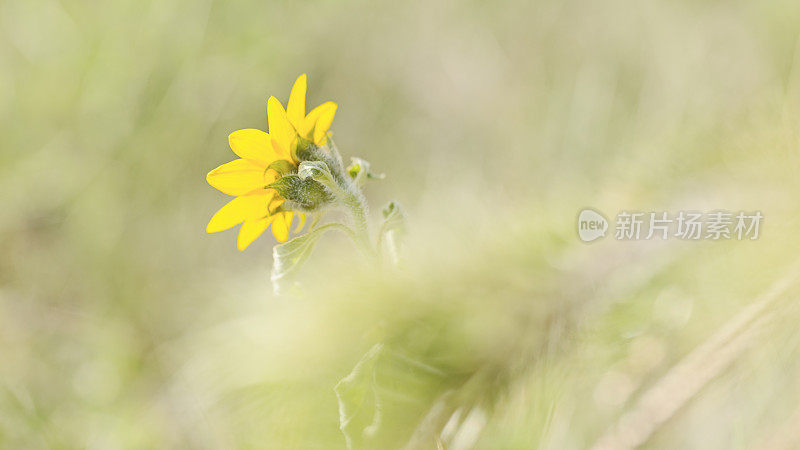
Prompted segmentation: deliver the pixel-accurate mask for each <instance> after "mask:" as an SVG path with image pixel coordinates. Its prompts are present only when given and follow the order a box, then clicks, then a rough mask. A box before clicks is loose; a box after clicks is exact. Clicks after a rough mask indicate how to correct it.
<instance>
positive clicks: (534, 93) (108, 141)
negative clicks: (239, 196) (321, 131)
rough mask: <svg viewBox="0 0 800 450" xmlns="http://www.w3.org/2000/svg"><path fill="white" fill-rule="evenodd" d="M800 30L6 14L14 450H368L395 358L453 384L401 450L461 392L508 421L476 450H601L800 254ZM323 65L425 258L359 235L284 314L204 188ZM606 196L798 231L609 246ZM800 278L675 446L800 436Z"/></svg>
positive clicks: (131, 11) (728, 21)
mask: <svg viewBox="0 0 800 450" xmlns="http://www.w3.org/2000/svg"><path fill="white" fill-rule="evenodd" d="M799 24H800V5H797V4H796V3H794V2H790V1H767V2H757V3H755V2H745V1H734V2H719V1H703V2H666V1H663V0H647V1H643V2H637V3H635V4H631V3H629V2H622V1H609V2H602V3H596V2H587V1H567V2H556V1H539V2H530V3H529V2H514V1H512V2H503V3H500V4H484V3H479V2H454V1H442V2H436V3H433V4H432V3H430V2H422V1H409V2H395V3H375V2H367V1H363V0H362V1H358V0H355V1H347V2H333V1H321V2H311V1H303V2H291V3H280V2H261V3H251V2H211V1H204V2H188V1H182V0H169V1H162V2H133V1H124V0H123V1H119V2H112V3H96V2H85V1H83V2H82V1H63V2H59V1H55V0H34V1H28V0H26V1H23V0H2V1H1V2H0V61H1V63H0V119H2V120H0V133H1V134H2V136H3V137H2V140H0V149H2V152H0V192H2V194H1V195H0V201H1V202H2V203H0V205H2V208H3V211H4V213H3V214H2V215H0V254H2V257H0V354H2V355H3V364H2V365H0V446H1V447H3V448H103V449H107V448H343V447H344V438H343V437H342V435H341V433H340V432H339V430H338V419H339V417H338V409H337V403H336V397H335V395H334V392H333V387H334V386H335V384H336V383H337V382H338V381H339V380H340V379H341V378H342V377H344V376H345V375H347V374H348V373H349V372H350V371H351V370H352V368H353V367H354V366H355V364H356V363H357V361H359V359H360V358H361V357H362V355H363V354H364V353H365V352H367V351H368V350H369V349H370V348H372V346H373V345H375V344H376V343H378V342H388V343H391V344H392V346H393V348H394V350H395V351H396V352H397V354H400V355H403V356H407V357H409V358H412V359H415V360H419V361H424V362H425V363H426V364H430V365H431V366H433V367H436V368H438V369H439V370H441V371H442V373H443V374H444V376H443V377H441V378H436V379H433V378H426V377H425V376H422V375H415V374H416V373H415V372H413V371H412V372H411V373H410V375H409V374H408V373H403V374H401V375H402V376H405V377H406V378H404V380H405V381H404V382H403V383H399V384H397V385H396V386H394V390H393V391H394V393H395V394H398V395H399V398H401V399H402V398H403V396H405V397H407V399H410V400H409V401H408V404H407V405H406V406H396V407H395V409H394V410H393V413H392V415H390V416H387V417H386V418H385V420H384V422H383V424H382V428H381V433H380V434H379V435H378V436H377V437H375V438H374V439H375V441H374V442H373V445H374V446H375V448H394V447H399V446H400V445H401V444H402V443H403V442H405V441H406V440H408V439H409V438H410V436H411V433H412V430H413V429H414V428H415V427H416V426H417V423H418V421H419V420H420V419H421V418H422V417H423V416H425V414H426V413H427V412H428V411H429V408H430V406H431V405H432V404H434V403H435V402H436V399H440V398H441V397H440V396H441V394H442V393H444V392H448V391H455V392H457V393H458V395H457V396H456V400H454V405H455V406H454V407H453V409H454V410H456V411H458V408H459V407H460V408H462V410H460V412H458V413H457V414H460V417H462V418H463V417H467V416H469V411H470V410H472V411H479V412H476V413H475V414H474V415H473V416H471V417H472V419H470V420H469V421H467V425H464V426H461V427H456V428H457V430H456V431H453V436H455V437H453V438H452V439H451V444H453V445H452V447H451V448H458V447H459V445H461V444H462V443H465V445H469V444H470V443H473V442H474V445H476V446H477V447H479V448H493V449H494V448H538V447H541V448H559V449H569V448H588V447H590V446H591V445H592V444H593V443H594V442H595V441H596V440H597V439H598V438H599V437H600V436H602V435H604V434H605V433H607V432H608V431H609V430H613V429H614V426H615V424H616V423H617V422H618V421H620V420H623V419H624V417H625V416H626V413H630V411H632V410H633V409H634V408H635V405H636V401H637V399H639V398H641V396H642V395H643V394H644V393H645V392H647V390H648V389H649V388H651V387H652V386H654V385H656V384H657V382H658V380H659V379H661V378H662V377H663V376H664V375H665V374H667V373H668V372H669V370H670V368H672V367H673V366H674V365H675V364H677V363H678V362H679V361H680V360H681V358H683V357H684V356H685V355H687V354H689V353H690V352H691V351H692V349H694V348H696V347H697V346H698V345H701V344H702V343H703V342H706V340H707V339H708V338H709V337H710V336H712V335H713V334H714V332H715V331H716V330H717V329H719V328H720V327H722V326H723V325H724V324H725V323H726V322H727V321H728V320H730V319H731V318H732V317H734V316H735V315H736V314H737V313H738V312H739V311H741V310H742V309H743V308H745V307H746V306H747V305H749V304H751V303H752V302H753V300H754V298H756V297H757V296H758V295H759V294H761V293H762V292H764V291H765V290H767V289H768V287H769V286H770V285H772V284H773V283H774V282H775V281H776V280H777V279H779V278H781V277H783V276H784V273H785V272H786V270H787V269H788V268H789V267H790V266H791V264H792V263H793V261H794V260H795V259H796V255H797V250H798V244H800V240H798V238H797V233H796V231H795V230H797V229H798V217H799V216H798V211H799V210H800V208H799V206H800V205H799V204H798V200H797V198H798V197H797V195H796V192H798V187H800V186H799V185H798V184H799V182H798V180H797V177H796V172H797V168H798V153H797V144H798V126H797V124H798V118H800V115H799V114H798V112H799V110H798V106H800V105H798V102H797V100H798V93H799V92H800V91H799V90H798V89H799V87H800V84H798V81H800V80H799V79H798V77H799V76H800V75H798V58H799V57H800V55H799V54H798V47H797V39H798V32H800V25H799ZM303 72H306V73H308V74H309V85H310V91H309V104H317V103H320V102H322V101H324V100H328V99H332V100H334V101H336V102H337V103H338V104H339V110H338V112H337V117H336V120H335V122H334V126H333V130H334V132H335V137H336V141H337V144H338V145H339V147H340V148H341V149H342V151H343V152H344V153H345V156H356V155H358V156H361V157H363V158H365V159H367V160H369V161H371V162H372V164H373V167H374V168H376V170H378V171H382V172H386V173H387V174H388V177H387V179H386V180H383V181H380V182H376V183H373V184H372V185H370V186H369V187H368V195H369V197H370V201H371V202H372V204H373V209H375V210H377V209H378V207H379V205H380V204H382V203H384V202H386V201H388V200H390V199H395V200H399V201H401V202H402V203H403V204H404V206H405V207H406V209H407V210H408V216H409V219H410V242H409V249H408V256H407V260H406V270H405V271H404V272H401V273H393V272H390V273H383V274H377V273H374V272H372V271H371V270H369V269H368V268H363V267H360V266H359V265H358V263H357V261H355V260H353V255H352V254H351V251H350V248H349V247H348V243H347V242H345V241H344V240H343V239H338V238H332V239H326V240H325V242H323V243H322V244H321V246H320V248H318V251H317V254H316V255H315V258H314V260H313V261H312V262H311V264H310V265H309V267H308V269H307V270H306V279H307V280H308V282H307V290H308V295H307V297H305V298H302V299H284V298H275V297H273V296H271V295H270V294H269V292H270V286H269V278H268V271H269V266H270V251H269V250H270V247H271V246H272V245H273V242H272V241H271V240H270V238H269V237H264V238H261V239H260V240H259V241H257V242H256V243H255V244H254V245H253V246H252V247H251V248H250V249H248V251H247V252H244V253H240V252H238V251H237V250H236V249H235V245H234V240H235V238H234V233H232V232H229V233H222V234H217V235H206V234H205V233H204V226H205V223H206V221H207V220H208V218H209V217H210V215H211V214H212V213H213V211H214V210H216V208H218V207H219V206H220V205H222V204H223V202H224V201H225V200H224V197H225V196H224V195H222V194H219V193H217V192H215V191H214V190H213V189H212V188H210V187H209V186H207V185H206V183H205V179H204V176H205V173H206V172H207V171H208V170H210V169H212V168H213V167H216V166H217V165H218V164H221V163H223V162H226V161H227V160H229V159H230V157H231V155H232V154H231V153H230V152H229V150H228V149H227V142H226V141H227V135H228V133H230V132H231V131H233V130H236V129H240V128H247V127H255V128H262V129H263V128H265V127H266V120H265V111H264V110H265V104H266V102H265V100H266V98H267V97H268V96H269V95H276V96H277V97H279V98H281V99H282V100H285V98H286V96H287V95H288V90H289V87H290V85H291V82H292V81H293V80H294V78H295V77H296V76H297V75H298V74H299V73H303ZM587 205H592V206H594V207H596V208H598V209H599V210H600V211H603V212H606V213H607V214H615V213H616V212H617V211H619V210H622V209H629V210H633V209H640V210H656V211H660V210H669V211H677V210H689V209H699V210H709V209H717V208H725V209H730V210H736V211H738V210H745V211H751V210H761V211H762V212H763V213H764V215H765V217H766V219H765V223H764V228H763V229H762V237H761V238H760V239H759V240H758V241H754V242H737V241H733V242H726V243H717V242H700V243H683V242H678V241H669V242H667V243H666V244H664V245H658V244H657V243H655V242H653V243H650V242H647V243H625V242H615V241H613V240H610V239H606V240H605V241H603V242H600V243H598V244H595V245H591V246H585V245H583V244H581V243H580V242H578V239H577V238H576V236H575V232H574V223H573V222H574V219H575V214H576V212H577V211H578V210H579V209H580V208H582V207H584V206H587ZM796 290H797V289H796V288H792V289H790V290H788V291H787V292H786V293H784V294H782V296H781V300H782V301H781V302H776V303H775V305H774V306H772V308H774V312H775V313H776V314H777V318H776V319H775V320H774V321H773V322H770V326H768V327H767V328H766V331H763V332H762V333H760V334H759V335H758V337H757V338H756V339H755V340H753V341H752V343H751V344H750V346H749V347H748V349H747V350H743V351H742V354H741V356H740V357H739V358H737V360H736V362H735V363H734V364H733V365H731V366H729V367H726V368H725V370H724V373H721V374H720V376H719V377H716V378H715V379H714V380H713V381H712V382H711V383H710V384H709V385H708V386H707V387H705V388H704V389H702V390H701V391H700V392H699V394H698V395H697V396H696V398H693V399H692V400H691V401H690V402H688V403H687V404H686V405H685V406H684V407H683V408H681V409H680V410H678V412H677V413H676V415H675V417H672V418H671V419H670V420H669V421H667V422H666V423H665V424H663V425H659V427H656V428H655V429H654V430H653V432H654V433H653V435H652V436H648V438H649V439H647V440H646V442H645V446H646V447H648V448H720V449H722V448H724V449H730V448H750V447H767V448H793V447H796V446H797V445H798V442H800V439H799V438H798V436H796V435H794V434H793V432H792V430H793V429H794V428H795V427H794V426H793V424H794V423H796V420H797V419H796V417H797V411H798V406H797V405H798V400H799V399H800V391H799V390H798V385H797V383H796V379H797V374H798V369H799V368H798V367H797V361H798V348H799V346H798V334H797V331H796V326H795V324H796V323H797V322H796V319H797V317H798V311H797V308H796V306H795V303H794V302H793V301H792V299H793V298H795V297H796V293H797V292H796ZM748 342H750V341H748ZM387 376H388V377H389V379H390V381H391V376H392V373H391V372H390V373H389V375H387ZM434 378H435V377H434ZM414 383H416V384H414ZM412 385H413V386H412ZM390 391H392V389H390ZM390 393H391V392H390ZM387 404H388V403H387ZM392 404H394V403H392ZM401 404H402V402H401ZM475 405H478V406H476V407H475V408H473V409H470V408H472V407H473V406H475ZM793 421H795V422H793ZM623 422H624V420H623ZM634 425H635V424H634ZM651 425H652V424H651ZM647 426H648V425H647V424H641V425H640V426H639V427H638V428H636V427H634V428H635V429H637V430H638V431H641V430H642V429H644V428H645V427H647ZM623 428H624V427H623ZM731 429H735V430H736V431H735V432H730V430H731ZM472 431H477V432H480V434H479V435H478V436H475V439H472V438H470V436H469V433H470V432H472ZM427 444H429V445H432V443H431V442H429V441H426V445H427Z"/></svg>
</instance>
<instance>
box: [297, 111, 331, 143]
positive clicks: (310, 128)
mask: <svg viewBox="0 0 800 450" xmlns="http://www.w3.org/2000/svg"><path fill="white" fill-rule="evenodd" d="M335 112H336V103H333V102H325V103H323V104H321V105H319V106H317V107H316V108H314V109H312V110H311V112H309V113H308V115H307V116H306V118H305V120H304V121H303V126H302V127H301V128H300V129H298V130H297V132H298V133H300V135H301V136H303V137H305V138H306V139H311V138H312V137H313V136H312V134H313V132H314V126H315V125H316V124H317V121H318V120H319V119H320V117H322V116H323V115H330V121H333V114H334V113H335ZM330 121H329V122H328V127H329V126H330ZM328 127H326V128H325V131H327V129H328ZM323 133H324V132H323Z"/></svg>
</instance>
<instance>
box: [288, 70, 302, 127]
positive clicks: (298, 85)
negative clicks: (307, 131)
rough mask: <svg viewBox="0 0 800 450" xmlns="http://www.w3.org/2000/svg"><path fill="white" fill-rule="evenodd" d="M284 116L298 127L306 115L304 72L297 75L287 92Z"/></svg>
mask: <svg viewBox="0 0 800 450" xmlns="http://www.w3.org/2000/svg"><path fill="white" fill-rule="evenodd" d="M286 116H287V117H288V118H289V122H291V123H292V124H293V125H294V127H295V128H298V127H299V126H300V124H302V123H303V120H304V119H305V117H306V74H302V75H300V76H299V77H297V81H295V82H294V86H292V93H291V94H289V103H288V104H287V105H286Z"/></svg>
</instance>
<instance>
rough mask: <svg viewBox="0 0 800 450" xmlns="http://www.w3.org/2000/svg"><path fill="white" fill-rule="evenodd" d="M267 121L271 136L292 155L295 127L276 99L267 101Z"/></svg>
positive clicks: (271, 98)
mask: <svg viewBox="0 0 800 450" xmlns="http://www.w3.org/2000/svg"><path fill="white" fill-rule="evenodd" d="M267 121H268V122H269V135H270V136H272V138H273V139H275V140H276V141H277V142H278V144H279V146H280V147H281V148H282V149H283V150H285V151H286V152H288V153H290V154H291V152H292V140H293V139H294V136H295V131H294V127H293V126H292V124H291V123H289V119H288V118H287V117H286V111H285V110H284V109H283V106H282V105H281V102H279V101H278V99H277V98H275V97H270V98H269V100H268V101H267Z"/></svg>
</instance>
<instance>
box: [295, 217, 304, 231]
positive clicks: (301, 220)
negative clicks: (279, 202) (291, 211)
mask: <svg viewBox="0 0 800 450" xmlns="http://www.w3.org/2000/svg"><path fill="white" fill-rule="evenodd" d="M297 217H299V218H300V222H299V223H298V224H297V227H295V229H294V232H295V233H297V232H299V231H300V230H302V229H303V227H304V226H305V225H306V215H305V214H303V213H297Z"/></svg>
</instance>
